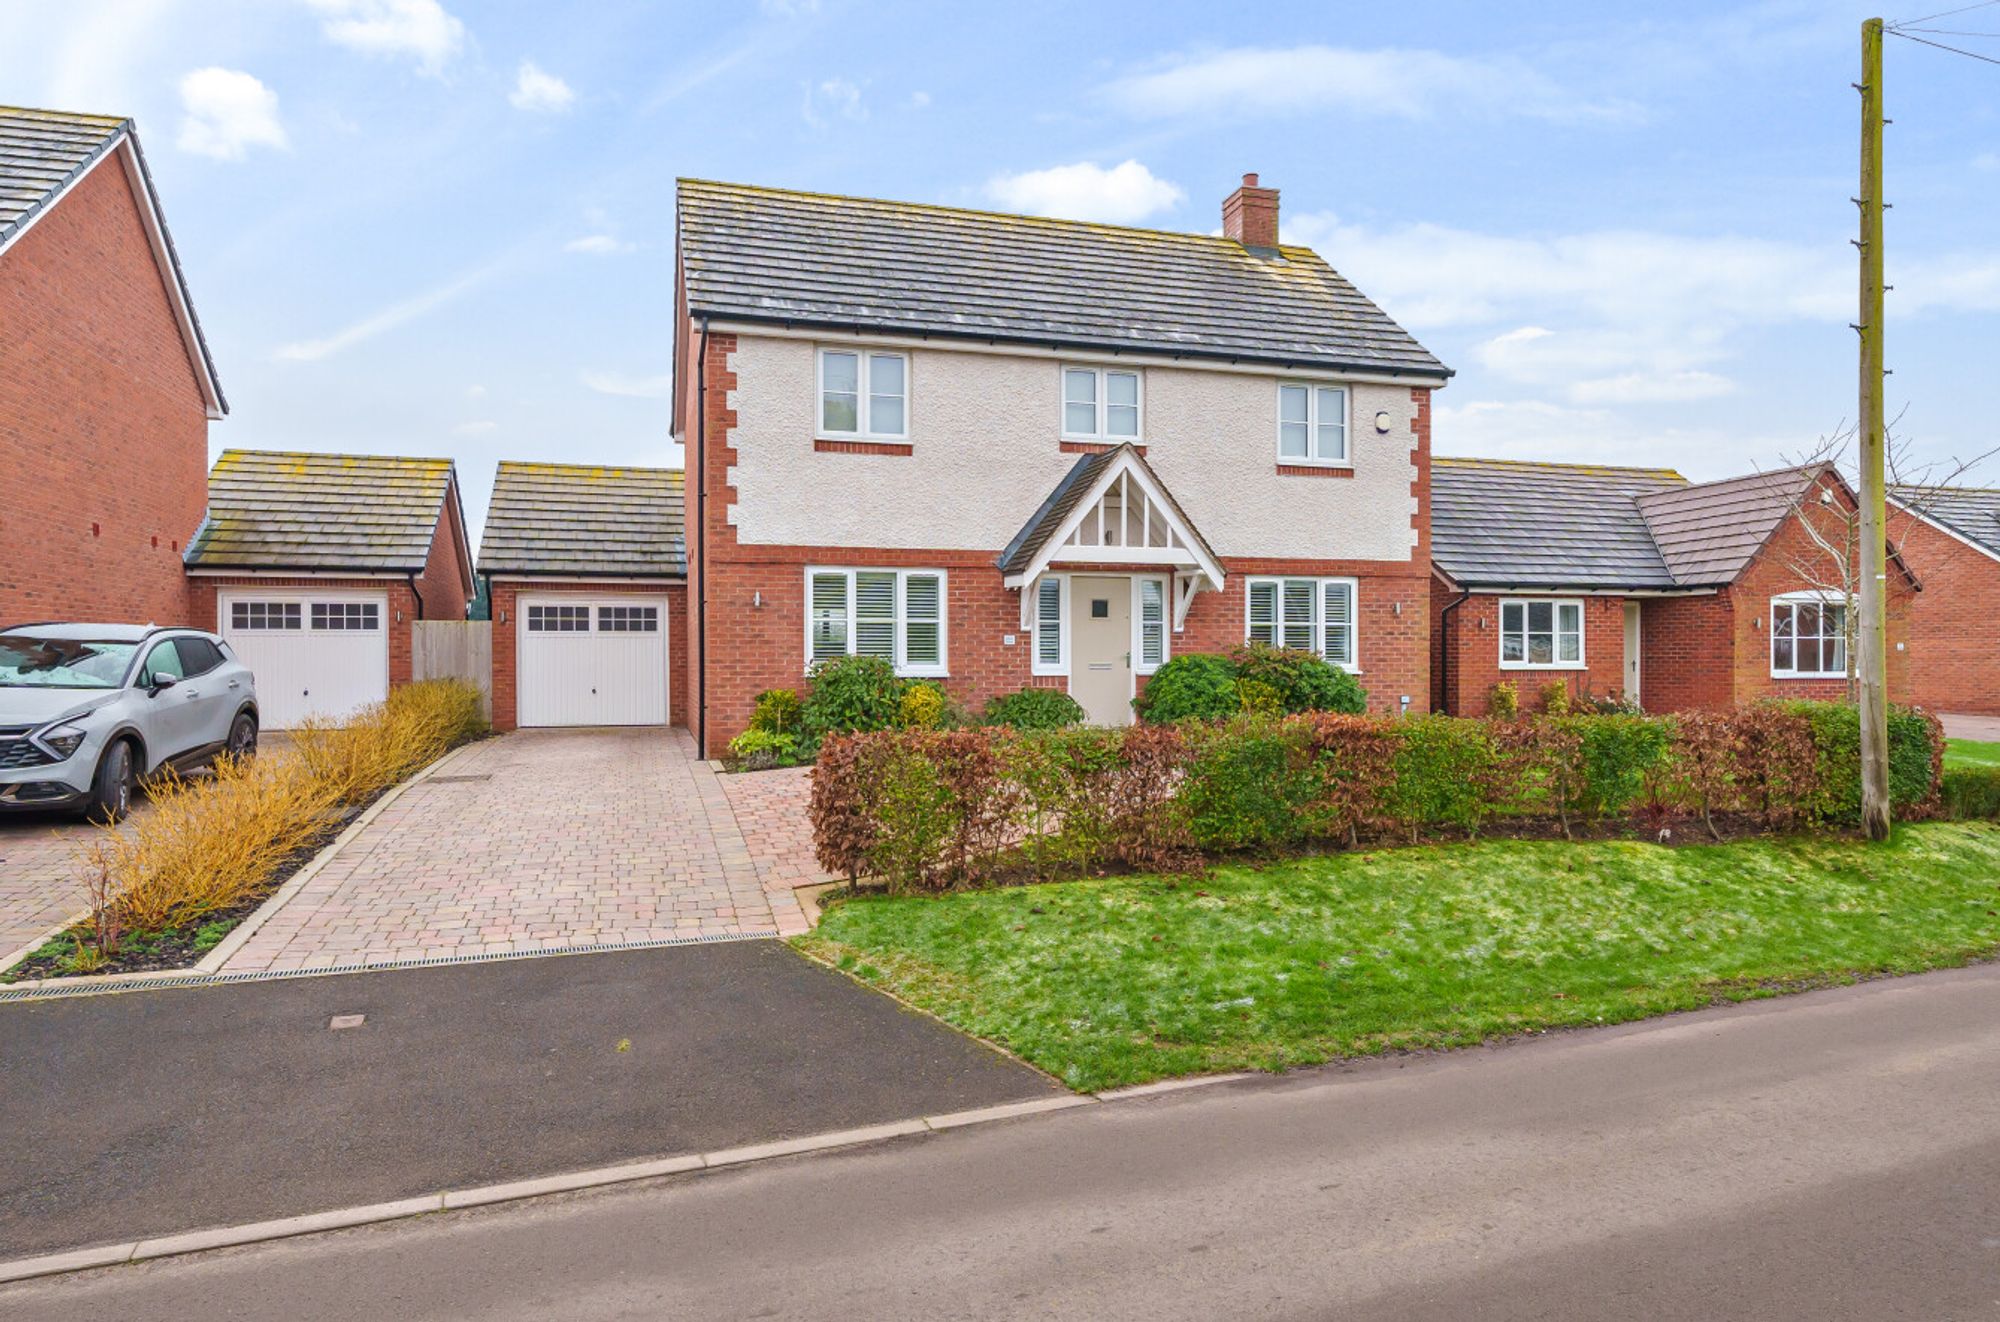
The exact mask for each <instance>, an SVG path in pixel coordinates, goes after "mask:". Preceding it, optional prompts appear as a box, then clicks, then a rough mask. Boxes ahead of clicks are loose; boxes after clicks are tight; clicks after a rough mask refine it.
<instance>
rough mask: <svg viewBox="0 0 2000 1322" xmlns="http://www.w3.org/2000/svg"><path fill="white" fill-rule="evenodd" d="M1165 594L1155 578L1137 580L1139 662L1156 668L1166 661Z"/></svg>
mask: <svg viewBox="0 0 2000 1322" xmlns="http://www.w3.org/2000/svg"><path fill="white" fill-rule="evenodd" d="M1166 651H1167V594H1166V593H1165V591H1163V590H1162V589H1161V587H1160V580H1158V579H1156V578H1142V579H1140V580H1139V662H1140V664H1141V665H1147V666H1157V665H1159V664H1160V662H1161V661H1163V660H1165V659H1166Z"/></svg>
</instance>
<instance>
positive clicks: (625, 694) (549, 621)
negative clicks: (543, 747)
mask: <svg viewBox="0 0 2000 1322" xmlns="http://www.w3.org/2000/svg"><path fill="white" fill-rule="evenodd" d="M515 614H516V619H515V625H516V630H517V632H516V634H515V640H516V645H517V647H518V648H519V652H518V661H517V665H516V672H517V673H516V675H515V683H516V689H515V691H516V694H517V700H518V706H519V710H518V713H517V719H518V720H519V721H520V723H521V724H522V725H665V724H666V723H667V599H666V598H665V597H658V596H651V597H647V596H617V597H556V596H542V597H528V596H524V597H522V598H521V599H520V600H519V601H518V602H517V603H516V604H515Z"/></svg>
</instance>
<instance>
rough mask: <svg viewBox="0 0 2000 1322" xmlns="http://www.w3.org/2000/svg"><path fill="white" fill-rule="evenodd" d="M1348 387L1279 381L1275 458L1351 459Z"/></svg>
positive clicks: (1291, 461) (1342, 461) (1342, 462)
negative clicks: (1276, 452)
mask: <svg viewBox="0 0 2000 1322" xmlns="http://www.w3.org/2000/svg"><path fill="white" fill-rule="evenodd" d="M1347 433H1348V426H1347V388H1346V387H1345V386H1325V385H1315V384H1313V383H1311V382H1306V381H1280V382H1279V383H1278V459H1279V461H1280V462H1282V463H1287V464H1329V465H1336V466H1345V465H1347V464H1349V463H1351V462H1352V460H1351V459H1350V458H1349V456H1348V449H1347Z"/></svg>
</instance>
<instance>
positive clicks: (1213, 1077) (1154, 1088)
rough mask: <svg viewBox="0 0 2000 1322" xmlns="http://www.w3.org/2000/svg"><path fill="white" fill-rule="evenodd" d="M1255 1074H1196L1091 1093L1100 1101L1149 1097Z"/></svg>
mask: <svg viewBox="0 0 2000 1322" xmlns="http://www.w3.org/2000/svg"><path fill="white" fill-rule="evenodd" d="M1256 1077H1257V1075H1256V1074H1255V1073H1254V1072H1253V1071H1250V1070H1242V1071H1239V1072H1237V1073H1235V1074H1197V1075H1195V1076H1194V1077H1193V1078H1190V1079H1161V1080H1160V1081H1159V1082H1158V1083H1135V1084H1133V1085H1132V1086H1131V1087H1129V1088H1108V1089H1106V1090H1105V1091H1103V1092H1100V1093H1092V1094H1091V1096H1093V1097H1095V1098H1096V1099H1097V1100H1098V1101H1100V1102H1122V1101H1124V1100H1126V1099H1127V1098H1131V1097H1151V1096H1154V1095H1155V1094H1157V1093H1163V1092H1183V1091H1185V1090H1187V1089H1189V1088H1206V1087H1208V1085H1209V1084H1211V1083H1234V1082H1236V1080H1238V1079H1254V1078H1256Z"/></svg>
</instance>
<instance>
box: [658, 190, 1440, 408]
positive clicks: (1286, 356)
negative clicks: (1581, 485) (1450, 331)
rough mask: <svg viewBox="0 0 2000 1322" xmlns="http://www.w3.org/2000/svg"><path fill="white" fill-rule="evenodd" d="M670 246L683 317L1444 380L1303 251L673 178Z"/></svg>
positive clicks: (1409, 342)
mask: <svg viewBox="0 0 2000 1322" xmlns="http://www.w3.org/2000/svg"><path fill="white" fill-rule="evenodd" d="M680 250H681V257H682V262H683V266H684V271H685V275H686V280H687V298H688V308H689V310H690V311H691V312H692V313H693V314H694V315H696V316H712V317H718V318H728V319H738V320H750V321H762V322H772V323H781V324H788V325H801V326H826V327H842V328H855V327H862V328H867V329H870V330H878V331H890V332H896V333H902V334H910V335H920V336H924V335H935V336H956V337H965V338H972V339H978V340H1004V341H1011V342H1018V343H1031V344H1043V345H1059V346H1078V347H1088V348H1100V349H1122V350H1128V351H1135V352H1148V353H1163V354H1177V355H1184V356H1194V357H1208V358H1223V359H1247V360H1254V361H1259V362H1270V363H1283V364H1296V365H1300V366H1319V367H1333V368H1347V369H1355V370H1365V371H1371V372H1384V373H1394V374H1398V375H1407V376H1410V377H1413V378H1425V379H1432V380H1442V379H1443V378H1446V377H1448V376H1450V375H1451V372H1450V369H1448V368H1446V367H1445V366H1444V364H1443V363H1441V362H1439V361H1438V360H1437V359H1436V358H1435V357H1433V356H1432V355H1431V353H1430V351H1429V350H1427V349H1425V348H1424V347H1423V346H1422V345H1421V344H1419V343H1417V341H1416V340H1415V338H1413V337H1412V336H1411V335H1410V334H1409V332H1407V331H1405V330H1404V329H1403V328H1402V327H1401V326H1398V325H1397V324H1396V323H1395V322H1394V321H1392V320H1390V318H1389V317H1388V315H1387V314H1385V313H1384V312H1383V311H1382V310H1381V309H1380V308H1378V307H1377V306H1375V304H1374V303H1372V302H1370V301H1369V300H1368V299H1367V298H1366V297H1365V296H1363V295H1362V294H1361V293H1360V292H1359V291H1358V290H1356V289H1355V288H1354V286H1353V285H1351V284H1349V283H1348V282H1347V280H1346V279H1345V278H1343V277H1342V276H1341V275H1340V274H1339V273H1338V272H1337V271H1335V270H1334V269H1333V268H1332V267H1330V266H1328V265H1327V264H1326V263H1325V262H1324V261H1322V260H1321V259H1320V257H1319V255H1318V254H1316V253H1314V252H1313V251H1312V249H1310V248H1301V247H1291V246H1287V247H1280V248H1273V249H1251V248H1246V247H1245V246H1244V245H1242V244H1240V243H1238V242H1236V241H1235V240H1233V239H1226V238H1222V237H1219V236H1211V235H1206V234H1176V233H1168V232H1165V231H1160V230H1143V229H1130V228H1125V227H1122V226H1116V225H1100V224H1094V223H1091V222H1086V221H1076V220H1050V219H1044V218H1041V217H1033V216H1013V215H1002V214H999V213H995V212H987V211H968V210H961V209H959V208H955V207H941V206H931V205H925V204H916V203H906V202H885V201H878V200H875V199H871V198H858V197H838V196H833V195H829V194H824V193H801V192H791V191H787V190H784V189H776V188H754V187H749V186H746V185H741V184H723V183H712V182H709V181H705V180H697V179H683V180H681V181H680Z"/></svg>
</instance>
